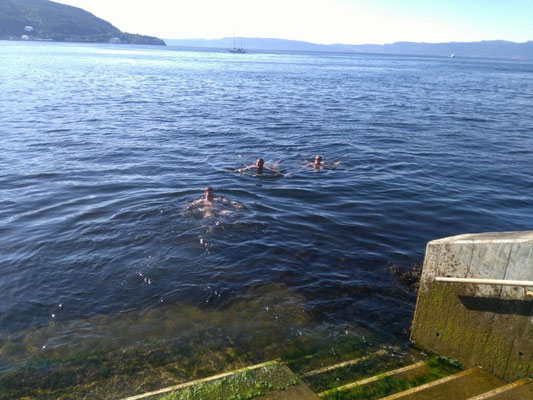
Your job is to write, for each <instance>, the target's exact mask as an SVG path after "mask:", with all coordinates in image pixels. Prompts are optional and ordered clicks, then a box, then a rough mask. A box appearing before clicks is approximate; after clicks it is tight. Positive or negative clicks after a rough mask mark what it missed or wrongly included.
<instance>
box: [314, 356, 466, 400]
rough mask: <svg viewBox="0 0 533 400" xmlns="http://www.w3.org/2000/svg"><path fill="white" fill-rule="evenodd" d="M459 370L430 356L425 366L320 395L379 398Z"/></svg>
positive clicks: (340, 399) (335, 398)
mask: <svg viewBox="0 0 533 400" xmlns="http://www.w3.org/2000/svg"><path fill="white" fill-rule="evenodd" d="M458 371H460V368H458V367H457V366H456V365H455V364H454V363H452V362H450V361H449V360H447V359H445V358H442V357H435V356H433V357H431V358H429V359H428V360H427V361H426V367H425V368H418V369H415V370H413V371H412V372H408V373H404V374H399V375H395V376H383V377H382V378H380V379H379V380H377V381H374V382H371V383H369V384H365V385H361V386H356V387H353V388H351V389H349V390H337V391H332V392H329V393H328V394H327V395H325V396H321V397H322V398H323V399H327V400H344V399H380V398H382V397H386V396H389V395H391V394H394V393H398V392H401V391H404V390H407V389H410V388H413V387H416V386H420V385H423V384H425V383H428V382H432V381H435V380H437V379H440V378H443V377H446V376H449V375H452V374H454V373H456V372H458Z"/></svg>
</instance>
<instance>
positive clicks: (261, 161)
mask: <svg viewBox="0 0 533 400" xmlns="http://www.w3.org/2000/svg"><path fill="white" fill-rule="evenodd" d="M255 163H256V164H261V165H264V164H265V160H263V159H262V158H261V157H259V158H258V159H257V161H256V162H255Z"/></svg>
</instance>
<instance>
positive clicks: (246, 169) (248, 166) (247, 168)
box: [235, 165, 255, 172]
mask: <svg viewBox="0 0 533 400" xmlns="http://www.w3.org/2000/svg"><path fill="white" fill-rule="evenodd" d="M250 168H255V165H246V166H244V168H237V169H236V170H235V172H245V171H248V170H249V169H250Z"/></svg>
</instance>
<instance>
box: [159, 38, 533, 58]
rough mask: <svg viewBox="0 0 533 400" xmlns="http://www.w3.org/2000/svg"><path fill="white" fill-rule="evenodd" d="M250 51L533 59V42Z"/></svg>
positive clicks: (278, 43)
mask: <svg viewBox="0 0 533 400" xmlns="http://www.w3.org/2000/svg"><path fill="white" fill-rule="evenodd" d="M165 41H166V43H167V45H169V46H186V47H205V48H230V47H231V43H232V41H233V38H231V37H226V38H221V39H165ZM243 41H244V42H245V43H246V48H248V49H255V50H285V51H325V52H345V53H376V54H404V55H419V56H445V57H449V56H451V55H452V54H453V55H455V57H480V58H504V59H517V60H533V41H528V42H525V43H515V42H509V41H504V40H488V41H480V42H447V43H418V42H396V43H390V44H383V45H379V44H363V45H349V44H317V43H310V42H304V41H297V40H286V39H273V38H243Z"/></svg>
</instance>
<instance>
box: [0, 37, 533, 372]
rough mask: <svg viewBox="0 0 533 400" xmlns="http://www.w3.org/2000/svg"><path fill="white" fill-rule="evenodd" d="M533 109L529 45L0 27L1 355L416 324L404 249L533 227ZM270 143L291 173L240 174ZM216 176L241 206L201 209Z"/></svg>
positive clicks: (386, 331) (389, 330) (386, 330)
mask: <svg viewBox="0 0 533 400" xmlns="http://www.w3.org/2000/svg"><path fill="white" fill-rule="evenodd" d="M532 104H533V65H532V64H530V63H524V62H518V61H502V60H492V61H490V60H473V59H460V58H455V59H448V58H424V57H401V56H380V55H366V54H361V55H357V54H354V55H350V54H327V53H295V54H289V53H271V54H264V53H262V54H259V53H254V52H250V53H249V54H242V55H235V54H229V53H226V52H223V51H220V52H206V51H203V52H201V51H184V50H183V49H172V48H167V49H165V48H151V47H133V46H111V45H72V44H50V43H46V44H43V43H12V42H0V138H1V139H0V140H1V144H2V145H1V148H0V235H1V242H0V369H3V370H6V369H9V368H12V367H13V366H16V365H20V364H21V363H22V362H25V361H27V360H31V359H32V358H33V357H36V356H38V357H58V358H61V357H67V356H72V355H75V354H76V353H77V352H87V351H92V350H96V349H117V348H120V347H124V346H130V345H133V344H135V343H139V342H143V341H151V342H158V341H164V340H166V339H169V338H176V337H179V336H180V335H183V336H185V335H193V334H195V333H196V332H200V331H205V330H208V329H210V328H213V327H219V328H221V329H222V328H223V329H224V330H225V331H226V332H229V333H228V334H229V336H232V335H233V337H234V338H235V341H236V343H237V344H238V343H239V340H242V341H246V342H248V343H249V342H253V341H254V340H255V339H257V343H259V344H260V346H262V347H263V348H264V346H265V345H266V343H268V342H272V343H276V342H282V341H283V340H288V339H290V338H293V337H296V336H298V335H317V336H320V335H328V334H330V335H344V334H346V335H361V336H364V335H369V334H371V335H372V334H378V335H385V336H390V337H391V338H393V339H395V340H400V341H401V340H404V339H405V338H406V332H407V330H408V327H409V324H410V321H411V317H412V314H413V309H414V303H415V294H414V293H413V292H412V291H411V289H410V288H409V287H407V286H406V285H404V284H403V283H402V282H400V281H399V280H398V279H397V277H396V276H394V275H391V274H390V273H389V269H390V267H391V266H392V265H399V266H400V269H407V268H409V267H410V266H411V265H412V264H413V263H417V262H421V260H422V258H423V254H424V248H425V245H426V243H427V241H429V240H432V239H436V238H440V237H444V236H449V235H454V234H460V233H466V232H483V231H507V230H523V229H531V228H532V227H533V218H532V215H533V201H532V195H531V194H532V193H533V174H532V172H533V113H532V112H531V105H532ZM316 154H321V155H322V156H323V157H324V158H325V159H326V160H329V161H340V162H341V164H340V166H339V167H338V168H336V169H327V170H324V171H319V172H317V171H313V170H312V169H310V168H307V169H302V168H300V167H301V166H302V165H303V164H304V163H305V162H306V161H307V160H310V159H312V158H313V157H314V156H315V155H316ZM258 156H262V157H263V158H264V159H265V160H266V161H267V164H270V165H272V164H274V163H278V164H279V166H280V168H281V169H282V170H283V171H284V176H283V177H278V178H275V177H274V178H273V177H256V176H250V175H241V174H236V173H232V172H230V171H228V169H230V168H240V167H242V166H243V164H250V163H253V162H254V160H255V159H256V158H257V157H258ZM206 185H211V186H213V187H214V190H215V194H216V195H218V196H224V197H226V198H228V199H230V200H233V201H237V202H239V203H242V204H243V205H244V207H243V208H239V209H234V210H232V212H231V213H227V214H214V215H212V216H208V217H207V218H203V215H201V214H199V213H198V212H188V211H187V210H186V208H187V206H188V204H189V203H190V202H191V201H193V200H195V199H198V198H199V197H201V196H202V189H203V187H205V186H206ZM184 210H185V211H184ZM189 211H190V210H189Z"/></svg>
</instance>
